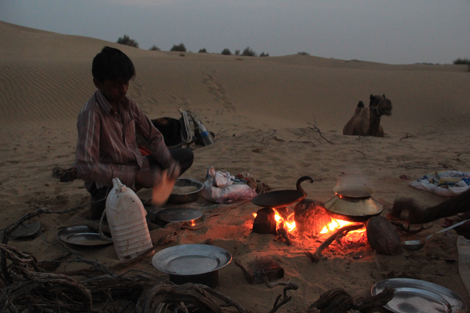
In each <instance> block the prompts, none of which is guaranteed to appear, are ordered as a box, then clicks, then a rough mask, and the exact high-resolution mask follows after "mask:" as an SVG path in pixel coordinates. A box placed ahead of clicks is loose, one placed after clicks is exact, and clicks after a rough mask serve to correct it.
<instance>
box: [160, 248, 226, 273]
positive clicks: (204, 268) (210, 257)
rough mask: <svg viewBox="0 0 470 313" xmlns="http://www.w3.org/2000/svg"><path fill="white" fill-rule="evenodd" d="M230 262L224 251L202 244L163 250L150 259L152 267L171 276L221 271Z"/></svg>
mask: <svg viewBox="0 0 470 313" xmlns="http://www.w3.org/2000/svg"><path fill="white" fill-rule="evenodd" d="M231 261H232V255H231V254H230V252H228V251H227V250H225V249H222V248H219V247H216V246H211V245H202V244H188V245H179V246H174V247H170V248H166V249H163V250H161V251H159V252H157V253H156V254H155V255H154V256H153V257H152V264H153V266H154V267H155V268H156V269H158V270H159V271H161V272H163V273H167V274H171V275H199V274H205V273H210V272H213V271H216V270H219V269H221V268H222V267H224V266H226V265H227V264H229V263H230V262H231Z"/></svg>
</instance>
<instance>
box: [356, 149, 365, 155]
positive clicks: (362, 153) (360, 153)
mask: <svg viewBox="0 0 470 313" xmlns="http://www.w3.org/2000/svg"><path fill="white" fill-rule="evenodd" d="M356 152H359V153H360V154H362V155H363V156H366V154H365V153H364V152H362V151H359V150H356Z"/></svg>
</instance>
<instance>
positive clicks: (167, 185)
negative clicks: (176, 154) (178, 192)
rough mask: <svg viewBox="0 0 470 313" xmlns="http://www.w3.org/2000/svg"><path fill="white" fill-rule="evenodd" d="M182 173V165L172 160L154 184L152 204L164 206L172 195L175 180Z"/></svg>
mask: <svg viewBox="0 0 470 313" xmlns="http://www.w3.org/2000/svg"><path fill="white" fill-rule="evenodd" d="M179 175H180V165H179V163H177V162H172V163H171V164H170V167H169V168H168V169H166V170H164V171H162V172H161V175H160V177H161V179H160V181H159V182H156V183H155V184H154V185H153V192H152V205H153V206H162V205H164V204H165V203H166V201H167V200H168V197H170V194H171V192H172V191H173V186H174V185H175V180H176V179H177V178H178V176H179Z"/></svg>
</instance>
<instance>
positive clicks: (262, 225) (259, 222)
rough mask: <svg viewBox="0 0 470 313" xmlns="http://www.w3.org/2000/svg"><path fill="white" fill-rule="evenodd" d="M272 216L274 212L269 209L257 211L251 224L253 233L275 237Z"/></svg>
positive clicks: (274, 225) (274, 221)
mask: <svg viewBox="0 0 470 313" xmlns="http://www.w3.org/2000/svg"><path fill="white" fill-rule="evenodd" d="M274 216H275V213H274V210H273V209H271V208H262V209H259V210H258V212H257V214H256V218H255V220H254V222H253V232H254V233H258V234H273V235H276V234H277V231H276V219H275V218H274Z"/></svg>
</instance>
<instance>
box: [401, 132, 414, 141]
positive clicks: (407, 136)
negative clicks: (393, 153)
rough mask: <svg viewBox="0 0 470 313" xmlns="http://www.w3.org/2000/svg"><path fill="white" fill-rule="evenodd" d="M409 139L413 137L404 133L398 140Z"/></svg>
mask: <svg viewBox="0 0 470 313" xmlns="http://www.w3.org/2000/svg"><path fill="white" fill-rule="evenodd" d="M411 137H413V135H410V134H408V133H406V134H405V136H404V137H401V138H400V139H399V140H403V139H408V138H411Z"/></svg>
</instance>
